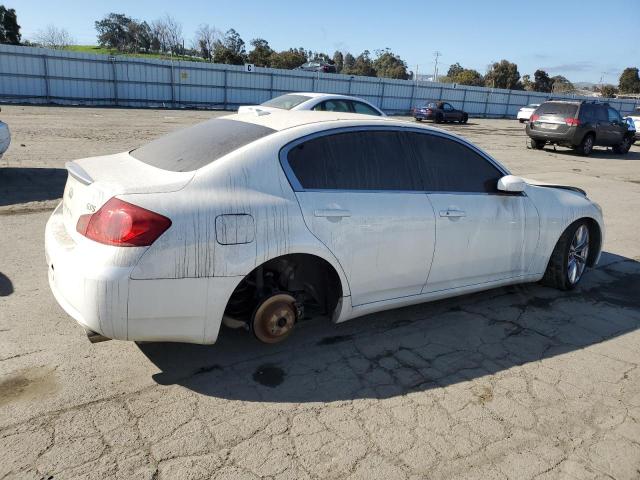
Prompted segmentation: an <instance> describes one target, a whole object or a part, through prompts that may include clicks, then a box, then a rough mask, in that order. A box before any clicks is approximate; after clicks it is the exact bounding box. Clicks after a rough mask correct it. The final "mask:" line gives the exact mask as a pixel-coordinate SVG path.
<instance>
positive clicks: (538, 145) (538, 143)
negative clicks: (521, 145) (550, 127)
mask: <svg viewBox="0 0 640 480" xmlns="http://www.w3.org/2000/svg"><path fill="white" fill-rule="evenodd" d="M545 143H547V142H545V141H544V140H536V139H535V138H532V139H531V140H530V141H529V144H530V145H531V148H533V149H534V150H542V149H543V148H544V145H545Z"/></svg>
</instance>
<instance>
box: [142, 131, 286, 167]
mask: <svg viewBox="0 0 640 480" xmlns="http://www.w3.org/2000/svg"><path fill="white" fill-rule="evenodd" d="M274 132H275V130H273V129H271V128H267V127H263V126H261V125H255V124H253V123H248V122H239V121H237V120H228V119H224V118H214V119H211V120H207V121H206V122H202V123H199V124H197V125H194V126H193V127H189V128H184V129H182V130H178V131H176V132H173V133H170V134H169V135H165V136H163V137H160V138H158V139H157V140H154V141H152V142H151V143H147V144H146V145H144V146H142V147H140V148H137V149H135V150H133V151H132V152H131V156H132V157H133V158H135V159H137V160H140V161H141V162H144V163H146V164H147V165H151V166H152V167H157V168H162V169H163V170H170V171H172V172H191V171H193V170H197V169H199V168H202V167H204V166H205V165H208V164H210V163H211V162H213V161H215V160H217V159H219V158H222V157H224V156H225V155H226V154H228V153H231V152H233V151H234V150H237V149H238V148H240V147H244V146H245V145H248V144H250V143H251V142H254V141H256V140H258V139H260V138H262V137H265V136H267V135H269V134H271V133H274Z"/></svg>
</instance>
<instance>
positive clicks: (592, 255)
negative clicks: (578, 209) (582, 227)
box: [574, 217, 602, 267]
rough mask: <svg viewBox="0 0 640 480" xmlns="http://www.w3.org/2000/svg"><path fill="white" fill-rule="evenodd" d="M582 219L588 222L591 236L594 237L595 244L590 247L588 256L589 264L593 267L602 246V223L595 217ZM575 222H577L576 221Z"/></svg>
mask: <svg viewBox="0 0 640 480" xmlns="http://www.w3.org/2000/svg"><path fill="white" fill-rule="evenodd" d="M580 220H584V221H586V222H587V227H588V228H589V236H590V237H591V238H592V239H593V244H592V245H593V246H590V248H589V257H588V258H587V265H588V266H589V267H593V266H594V265H595V263H596V258H598V253H599V252H600V249H601V248H602V231H601V230H600V225H598V222H596V221H595V220H594V219H593V218H589V217H585V218H581V219H580ZM574 223H575V222H574Z"/></svg>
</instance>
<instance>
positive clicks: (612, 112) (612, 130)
mask: <svg viewBox="0 0 640 480" xmlns="http://www.w3.org/2000/svg"><path fill="white" fill-rule="evenodd" d="M607 120H608V122H607V141H608V145H618V144H620V143H622V140H623V139H624V136H625V134H626V133H627V125H626V123H625V122H623V121H622V117H621V116H620V114H619V113H618V111H617V110H616V109H615V108H611V107H607Z"/></svg>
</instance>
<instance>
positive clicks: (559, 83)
mask: <svg viewBox="0 0 640 480" xmlns="http://www.w3.org/2000/svg"><path fill="white" fill-rule="evenodd" d="M551 82H552V84H553V88H552V91H553V92H571V91H573V90H575V89H576V87H575V86H574V85H573V83H571V82H570V81H569V80H568V79H567V78H566V77H563V76H562V75H556V76H554V77H551Z"/></svg>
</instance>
